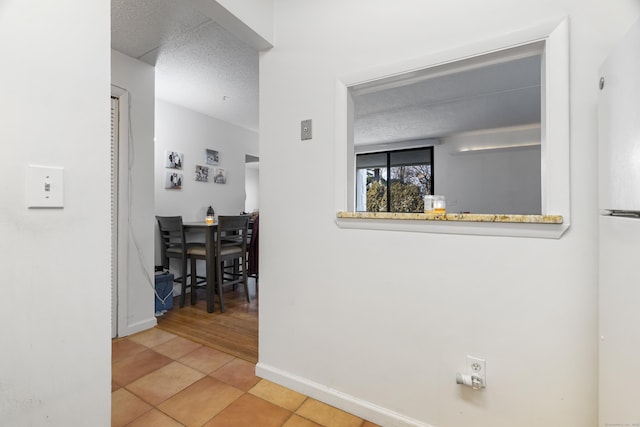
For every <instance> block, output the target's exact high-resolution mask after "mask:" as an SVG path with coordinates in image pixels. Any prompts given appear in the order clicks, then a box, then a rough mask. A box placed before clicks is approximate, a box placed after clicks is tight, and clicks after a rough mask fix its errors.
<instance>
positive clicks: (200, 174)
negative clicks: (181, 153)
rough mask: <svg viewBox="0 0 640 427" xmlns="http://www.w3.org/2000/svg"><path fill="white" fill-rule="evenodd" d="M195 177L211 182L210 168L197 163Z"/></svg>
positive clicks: (197, 179) (200, 180)
mask: <svg viewBox="0 0 640 427" xmlns="http://www.w3.org/2000/svg"><path fill="white" fill-rule="evenodd" d="M193 178H194V179H195V180H196V181H198V182H209V168H208V167H207V166H201V165H196V169H195V174H194V176H193Z"/></svg>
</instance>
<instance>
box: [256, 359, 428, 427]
mask: <svg viewBox="0 0 640 427" xmlns="http://www.w3.org/2000/svg"><path fill="white" fill-rule="evenodd" d="M256 375H257V376H259V377H261V378H264V379H267V380H269V381H272V382H274V383H276V384H280V385H282V386H284V387H287V388H289V389H291V390H294V391H297V392H298V393H302V394H304V395H306V396H309V397H312V398H314V399H316V400H319V401H321V402H324V403H326V404H327V405H331V406H334V407H336V408H339V409H342V410H343V411H346V412H349V413H350V414H353V415H356V416H358V417H360V418H363V419H366V420H369V421H371V422H374V423H376V424H379V425H381V426H385V427H433V426H432V425H430V424H425V423H423V422H420V421H418V420H414V419H412V418H409V417H407V416H405V415H402V414H399V413H397V412H394V411H391V410H389V409H386V408H383V407H381V406H378V405H375V404H373V403H371V402H368V401H366V400H362V399H358V398H356V397H354V396H351V395H349V394H346V393H342V392H341V391H338V390H334V389H332V388H329V387H326V386H324V385H322V384H319V383H316V382H313V381H310V380H308V379H306V378H302V377H299V376H297V375H293V374H291V373H289V372H285V371H282V370H280V369H277V368H274V367H272V366H269V365H266V364H264V363H258V364H257V365H256Z"/></svg>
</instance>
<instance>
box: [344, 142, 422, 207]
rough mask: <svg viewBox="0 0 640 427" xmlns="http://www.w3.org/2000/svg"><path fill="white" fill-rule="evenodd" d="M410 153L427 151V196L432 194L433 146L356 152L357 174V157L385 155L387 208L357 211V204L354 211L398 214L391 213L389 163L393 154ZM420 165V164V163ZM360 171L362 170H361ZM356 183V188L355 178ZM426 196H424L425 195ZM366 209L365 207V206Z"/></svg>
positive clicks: (390, 167)
mask: <svg viewBox="0 0 640 427" xmlns="http://www.w3.org/2000/svg"><path fill="white" fill-rule="evenodd" d="M411 151H428V156H429V162H428V164H429V165H430V167H431V168H430V171H429V175H430V181H431V192H430V193H428V194H433V186H434V183H433V181H434V173H433V167H434V166H433V146H424V147H416V148H405V149H397V150H380V151H367V152H358V153H356V168H355V172H356V173H357V172H358V170H359V169H358V166H357V159H358V156H366V155H369V154H385V155H386V170H387V180H386V192H387V206H386V209H387V210H386V211H369V210H366V209H365V210H357V202H356V205H355V210H356V212H399V211H392V210H391V169H392V168H393V167H394V166H393V165H392V162H391V157H392V154H393V153H408V152H411ZM420 164H421V163H420ZM361 169H362V168H361ZM355 181H356V183H355V185H356V186H357V178H356V180H355ZM355 192H356V197H357V194H358V191H357V189H356V190H355ZM425 195H426V194H425ZM365 208H366V206H365Z"/></svg>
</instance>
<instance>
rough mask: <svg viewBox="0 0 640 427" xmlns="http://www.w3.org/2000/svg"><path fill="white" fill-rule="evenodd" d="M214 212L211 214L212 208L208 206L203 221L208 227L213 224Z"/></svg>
mask: <svg viewBox="0 0 640 427" xmlns="http://www.w3.org/2000/svg"><path fill="white" fill-rule="evenodd" d="M214 221H215V220H214V212H213V208H212V207H211V206H209V208H208V209H207V218H206V219H205V222H206V223H207V224H209V225H211V224H213V223H214Z"/></svg>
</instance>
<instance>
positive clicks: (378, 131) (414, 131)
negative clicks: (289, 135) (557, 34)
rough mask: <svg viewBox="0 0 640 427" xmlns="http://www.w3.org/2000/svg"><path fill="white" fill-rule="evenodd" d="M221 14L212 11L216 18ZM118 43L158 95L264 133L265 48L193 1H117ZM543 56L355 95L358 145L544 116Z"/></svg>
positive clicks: (414, 77)
mask: <svg viewBox="0 0 640 427" xmlns="http://www.w3.org/2000/svg"><path fill="white" fill-rule="evenodd" d="M214 18H215V17H214ZM111 46H112V48H113V49H115V50H118V51H120V52H122V53H124V54H126V55H129V56H131V57H134V58H138V59H140V60H141V61H144V62H146V63H148V64H151V65H154V66H155V67H156V96H157V97H158V98H160V99H164V100H166V101H169V102H172V103H174V104H177V105H181V106H183V107H185V108H189V109H191V110H194V111H198V112H200V113H203V114H206V115H209V116H212V117H216V118H218V119H220V120H224V121H226V122H229V123H232V124H235V125H237V126H241V127H243V128H247V129H251V130H254V131H258V52H257V50H256V48H254V47H251V46H249V45H248V44H246V43H244V42H242V41H240V40H239V39H238V38H236V37H235V36H233V35H232V34H231V33H229V32H228V31H226V30H225V29H223V28H222V27H221V26H220V25H219V24H218V23H216V22H215V19H211V16H207V15H205V14H203V13H201V12H200V11H198V10H197V9H195V8H194V7H193V3H192V2H191V1H190V0H112V2H111ZM540 66H541V64H540V56H539V55H535V56H531V55H530V54H526V55H520V56H518V57H517V58H516V59H515V60H509V61H506V62H505V61H504V60H500V61H494V62H490V63H489V65H482V66H479V67H478V66H473V67H467V68H464V67H463V68H462V69H461V70H458V71H456V72H446V73H435V74H434V73H433V72H431V71H429V70H426V71H425V72H424V74H425V75H424V76H422V75H420V73H421V72H420V71H418V72H414V73H411V75H410V77H409V78H408V79H407V81H401V80H402V79H403V78H404V77H402V78H397V77H396V78H394V79H392V80H395V81H394V82H392V83H389V82H383V83H381V84H378V83H377V82H374V83H370V84H367V85H366V86H367V87H365V88H364V89H362V88H358V89H357V90H355V91H354V92H353V94H354V105H355V113H356V120H355V124H354V139H355V143H356V144H376V143H388V142H396V141H411V140H418V139H424V138H437V137H443V136H447V135H452V134H455V133H460V132H468V131H475V130H482V129H492V128H504V127H510V126H521V125H528V124H533V123H539V122H540Z"/></svg>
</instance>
